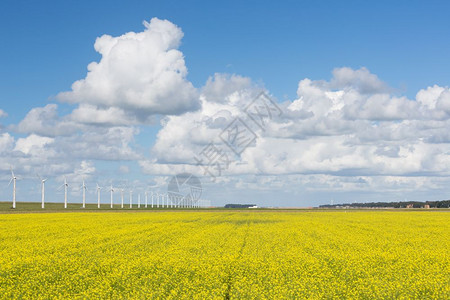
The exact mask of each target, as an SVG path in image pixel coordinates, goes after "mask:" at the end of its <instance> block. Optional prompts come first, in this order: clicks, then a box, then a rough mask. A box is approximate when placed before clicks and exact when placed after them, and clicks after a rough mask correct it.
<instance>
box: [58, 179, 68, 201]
mask: <svg viewBox="0 0 450 300" xmlns="http://www.w3.org/2000/svg"><path fill="white" fill-rule="evenodd" d="M68 186H69V184H68V183H67V178H66V176H64V183H63V184H62V185H61V186H60V187H59V188H62V187H64V208H67V187H68Z"/></svg>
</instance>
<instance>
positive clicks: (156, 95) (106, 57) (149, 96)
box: [57, 18, 199, 122]
mask: <svg viewBox="0 0 450 300" xmlns="http://www.w3.org/2000/svg"><path fill="white" fill-rule="evenodd" d="M144 26H145V30H144V31H143V32H138V33H135V32H128V33H126V34H123V35H121V36H118V37H112V36H110V35H103V36H101V37H99V38H97V40H96V42H95V45H94V47H95V50H96V51H97V52H98V53H100V54H101V56H102V58H101V60H100V61H99V62H98V63H97V62H92V63H90V64H89V66H88V74H87V75H86V78H84V79H81V80H78V81H76V82H75V83H74V84H73V85H72V90H71V91H69V92H63V93H60V94H59V95H58V96H57V98H58V99H60V100H61V101H66V102H70V103H85V104H90V105H94V106H98V107H100V108H102V109H110V107H117V108H120V109H121V110H124V111H129V112H132V113H133V114H135V115H136V117H137V118H139V119H140V120H141V121H145V120H146V119H147V118H148V117H149V116H150V115H153V114H168V115H177V114H181V113H183V112H186V111H192V110H196V109H198V108H199V101H198V96H197V91H196V89H195V88H194V87H193V85H192V84H191V83H190V82H189V81H187V80H186V75H187V68H186V65H185V62H184V57H183V54H182V53H181V52H180V51H179V50H177V47H178V46H179V44H180V42H181V38H182V37H183V32H182V31H181V29H180V28H178V27H177V26H176V25H174V24H173V23H171V22H169V21H167V20H160V19H157V18H153V19H152V20H151V21H150V23H147V22H144ZM84 108H86V107H84ZM116 113H117V112H116ZM107 121H108V122H109V121H110V120H107Z"/></svg>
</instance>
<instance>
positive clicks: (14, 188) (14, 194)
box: [8, 168, 17, 208]
mask: <svg viewBox="0 0 450 300" xmlns="http://www.w3.org/2000/svg"><path fill="white" fill-rule="evenodd" d="M16 180H17V177H16V175H14V171H13V169H12V168H11V180H10V181H9V184H8V186H10V185H11V182H12V183H13V208H16Z"/></svg>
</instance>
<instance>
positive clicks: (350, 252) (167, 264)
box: [0, 211, 450, 299]
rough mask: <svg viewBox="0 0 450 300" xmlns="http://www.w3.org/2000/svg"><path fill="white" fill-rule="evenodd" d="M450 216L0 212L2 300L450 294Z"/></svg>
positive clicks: (415, 296)
mask: <svg viewBox="0 0 450 300" xmlns="http://www.w3.org/2000/svg"><path fill="white" fill-rule="evenodd" d="M449 249H450V214H449V213H448V212H442V211H441V212H439V211H434V212H432V211H413V212H405V211H373V212H372V211H349V212H344V211H299V212H281V211H280V212H277V211H263V212H257V211H249V212H239V211H236V212H233V211H204V212H181V211H180V212H142V213H131V212H115V213H114V212H110V213H106V212H102V213H47V214H0V298H2V299H11V298H18V299H40V298H42V299H81V298H83V299H86V298H89V299H99V298H101V299H111V298H113V299H119V298H124V299H144V298H147V299H149V298H150V299H152V298H154V299H286V298H290V299H374V298H377V299H380V298H383V299H394V298H395V299H450V255H449V254H450V250H449Z"/></svg>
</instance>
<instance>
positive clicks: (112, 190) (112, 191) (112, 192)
mask: <svg viewBox="0 0 450 300" xmlns="http://www.w3.org/2000/svg"><path fill="white" fill-rule="evenodd" d="M110 192H111V208H113V203H114V202H113V194H114V189H113V186H112V184H111V189H110Z"/></svg>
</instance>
